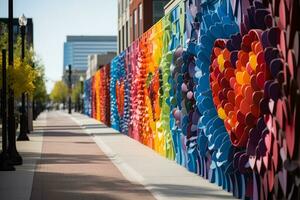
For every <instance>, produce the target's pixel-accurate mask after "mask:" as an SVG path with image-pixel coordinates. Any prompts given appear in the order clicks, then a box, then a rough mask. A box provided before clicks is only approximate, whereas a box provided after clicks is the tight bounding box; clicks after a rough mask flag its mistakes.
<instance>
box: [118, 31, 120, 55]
mask: <svg viewBox="0 0 300 200" xmlns="http://www.w3.org/2000/svg"><path fill="white" fill-rule="evenodd" d="M118 39H119V41H118V43H119V45H118V46H119V53H120V52H121V31H120V30H119V37H118Z"/></svg>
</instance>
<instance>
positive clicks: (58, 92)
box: [50, 81, 68, 103]
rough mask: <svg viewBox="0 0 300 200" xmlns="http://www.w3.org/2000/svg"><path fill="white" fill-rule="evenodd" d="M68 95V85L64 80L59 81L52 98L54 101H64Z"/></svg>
mask: <svg viewBox="0 0 300 200" xmlns="http://www.w3.org/2000/svg"><path fill="white" fill-rule="evenodd" d="M67 97H68V87H67V85H66V84H65V83H64V82H63V81H57V82H56V83H55V84H54V87H53V89H52V91H51V93H50V99H51V100H52V101H53V102H54V103H64V102H65V101H66V99H67Z"/></svg>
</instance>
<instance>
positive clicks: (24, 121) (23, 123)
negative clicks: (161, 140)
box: [18, 14, 29, 141]
mask: <svg viewBox="0 0 300 200" xmlns="http://www.w3.org/2000/svg"><path fill="white" fill-rule="evenodd" d="M19 25H20V29H21V38H22V47H21V48H22V51H21V60H22V63H23V62H24V58H25V28H26V25H27V18H26V17H25V15H24V14H23V15H22V16H21V17H19ZM20 118H21V119H20V135H19V137H18V140H19V141H29V137H28V136H27V132H28V116H27V112H26V94H25V93H24V92H23V93H22V107H21V116H20Z"/></svg>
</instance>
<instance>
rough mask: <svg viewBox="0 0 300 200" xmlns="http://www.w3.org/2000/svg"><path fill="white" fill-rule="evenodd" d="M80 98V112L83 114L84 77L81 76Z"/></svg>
mask: <svg viewBox="0 0 300 200" xmlns="http://www.w3.org/2000/svg"><path fill="white" fill-rule="evenodd" d="M79 80H80V98H79V112H80V111H81V113H83V81H84V78H83V76H80V78H79Z"/></svg>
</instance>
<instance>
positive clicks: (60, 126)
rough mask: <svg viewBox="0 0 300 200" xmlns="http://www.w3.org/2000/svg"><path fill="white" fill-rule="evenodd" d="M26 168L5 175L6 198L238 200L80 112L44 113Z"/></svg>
mask: <svg viewBox="0 0 300 200" xmlns="http://www.w3.org/2000/svg"><path fill="white" fill-rule="evenodd" d="M34 126H35V131H34V133H32V134H30V135H29V136H30V141H29V142H28V141H27V142H17V148H18V151H19V153H20V154H21V156H22V157H23V160H24V164H23V165H22V166H17V167H16V169H17V170H16V171H15V172H0V199H1V200H30V199H31V200H60V199H63V200H69V199H70V200H77V199H78V200H82V199H83V200H89V199H93V200H94V199H101V200H119V199H121V200H131V199H143V200H144V199H146V200H148V199H149V200H152V199H157V200H166V199H168V200H187V199H190V200H192V199H234V198H233V197H232V195H231V194H230V193H227V192H225V191H223V190H222V189H221V188H219V187H218V186H216V185H214V184H211V183H209V182H208V181H207V180H205V179H203V178H201V177H200V176H198V175H195V174H193V173H190V172H188V171H187V170H186V169H185V168H183V167H181V166H179V165H178V164H176V163H175V162H174V161H170V160H167V159H166V158H163V157H161V156H160V155H158V154H157V153H156V152H154V151H153V150H152V149H150V148H148V147H146V146H144V145H142V144H140V143H139V142H137V141H135V140H133V139H131V138H129V137H127V136H125V135H122V134H120V133H118V132H117V131H115V130H113V129H111V128H108V127H106V126H105V125H103V124H101V123H100V122H98V121H96V120H94V119H91V118H89V117H87V116H84V115H81V114H79V113H73V114H72V115H71V116H70V115H68V114H67V113H65V112H45V113H42V114H41V116H40V117H39V119H38V120H37V121H36V122H35V124H34Z"/></svg>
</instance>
